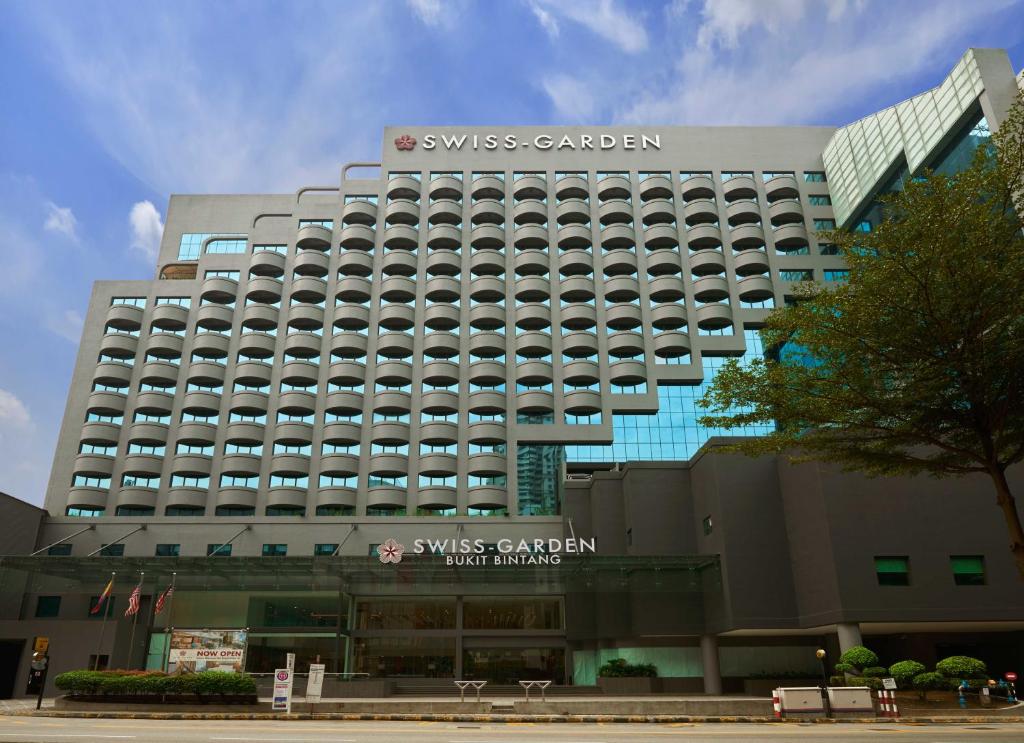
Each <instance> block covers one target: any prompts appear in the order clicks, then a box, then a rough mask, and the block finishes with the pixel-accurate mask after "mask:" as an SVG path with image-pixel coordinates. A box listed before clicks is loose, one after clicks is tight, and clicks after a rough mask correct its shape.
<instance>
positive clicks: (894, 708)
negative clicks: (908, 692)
mask: <svg viewBox="0 0 1024 743" xmlns="http://www.w3.org/2000/svg"><path fill="white" fill-rule="evenodd" d="M889 695H890V703H889V706H890V708H891V709H890V710H889V713H890V714H891V715H892V716H893V717H899V716H900V708H899V707H898V706H897V705H896V692H894V691H890V692H889Z"/></svg>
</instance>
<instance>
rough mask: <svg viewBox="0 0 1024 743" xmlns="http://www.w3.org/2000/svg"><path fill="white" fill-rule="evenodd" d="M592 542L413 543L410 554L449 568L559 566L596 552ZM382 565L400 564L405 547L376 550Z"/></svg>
mask: <svg viewBox="0 0 1024 743" xmlns="http://www.w3.org/2000/svg"><path fill="white" fill-rule="evenodd" d="M596 541H597V540H595V539H583V538H575V537H568V538H566V539H556V538H551V539H519V540H514V539H499V540H498V541H497V542H495V543H494V544H493V545H492V546H491V548H490V549H488V545H487V543H486V542H484V540H482V539H416V540H414V541H413V543H412V544H413V546H412V553H413V554H415V555H436V556H439V557H443V558H444V559H445V563H446V564H448V565H558V564H560V563H561V562H562V555H582V554H588V553H593V552H595V551H596V546H595V545H596ZM377 553H378V555H380V561H381V562H382V563H384V564H387V563H399V562H401V561H402V555H404V554H405V545H403V544H401V543H400V542H397V541H395V540H394V539H389V540H387V541H386V542H384V543H383V544H382V545H380V546H379V547H378V548H377Z"/></svg>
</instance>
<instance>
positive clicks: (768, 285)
mask: <svg viewBox="0 0 1024 743" xmlns="http://www.w3.org/2000/svg"><path fill="white" fill-rule="evenodd" d="M736 286H737V289H738V290H739V296H740V299H741V300H743V301H744V302H763V301H764V300H766V299H771V298H772V297H774V296H775V290H774V288H773V287H772V280H771V279H769V278H768V277H767V276H747V277H746V278H744V279H740V280H739V281H738V282H736Z"/></svg>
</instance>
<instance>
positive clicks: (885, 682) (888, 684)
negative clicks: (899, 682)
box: [882, 678, 896, 691]
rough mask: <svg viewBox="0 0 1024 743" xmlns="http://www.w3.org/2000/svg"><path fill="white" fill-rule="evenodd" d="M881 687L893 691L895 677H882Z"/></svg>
mask: <svg viewBox="0 0 1024 743" xmlns="http://www.w3.org/2000/svg"><path fill="white" fill-rule="evenodd" d="M882 688H883V689H887V690H890V691H895V690H896V679H894V678H887V679H882Z"/></svg>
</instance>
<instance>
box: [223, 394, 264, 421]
mask: <svg viewBox="0 0 1024 743" xmlns="http://www.w3.org/2000/svg"><path fill="white" fill-rule="evenodd" d="M267 401H268V395H267V393H266V392H235V393H234V394H232V395H231V412H232V413H240V414H242V415H266V413H267Z"/></svg>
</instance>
